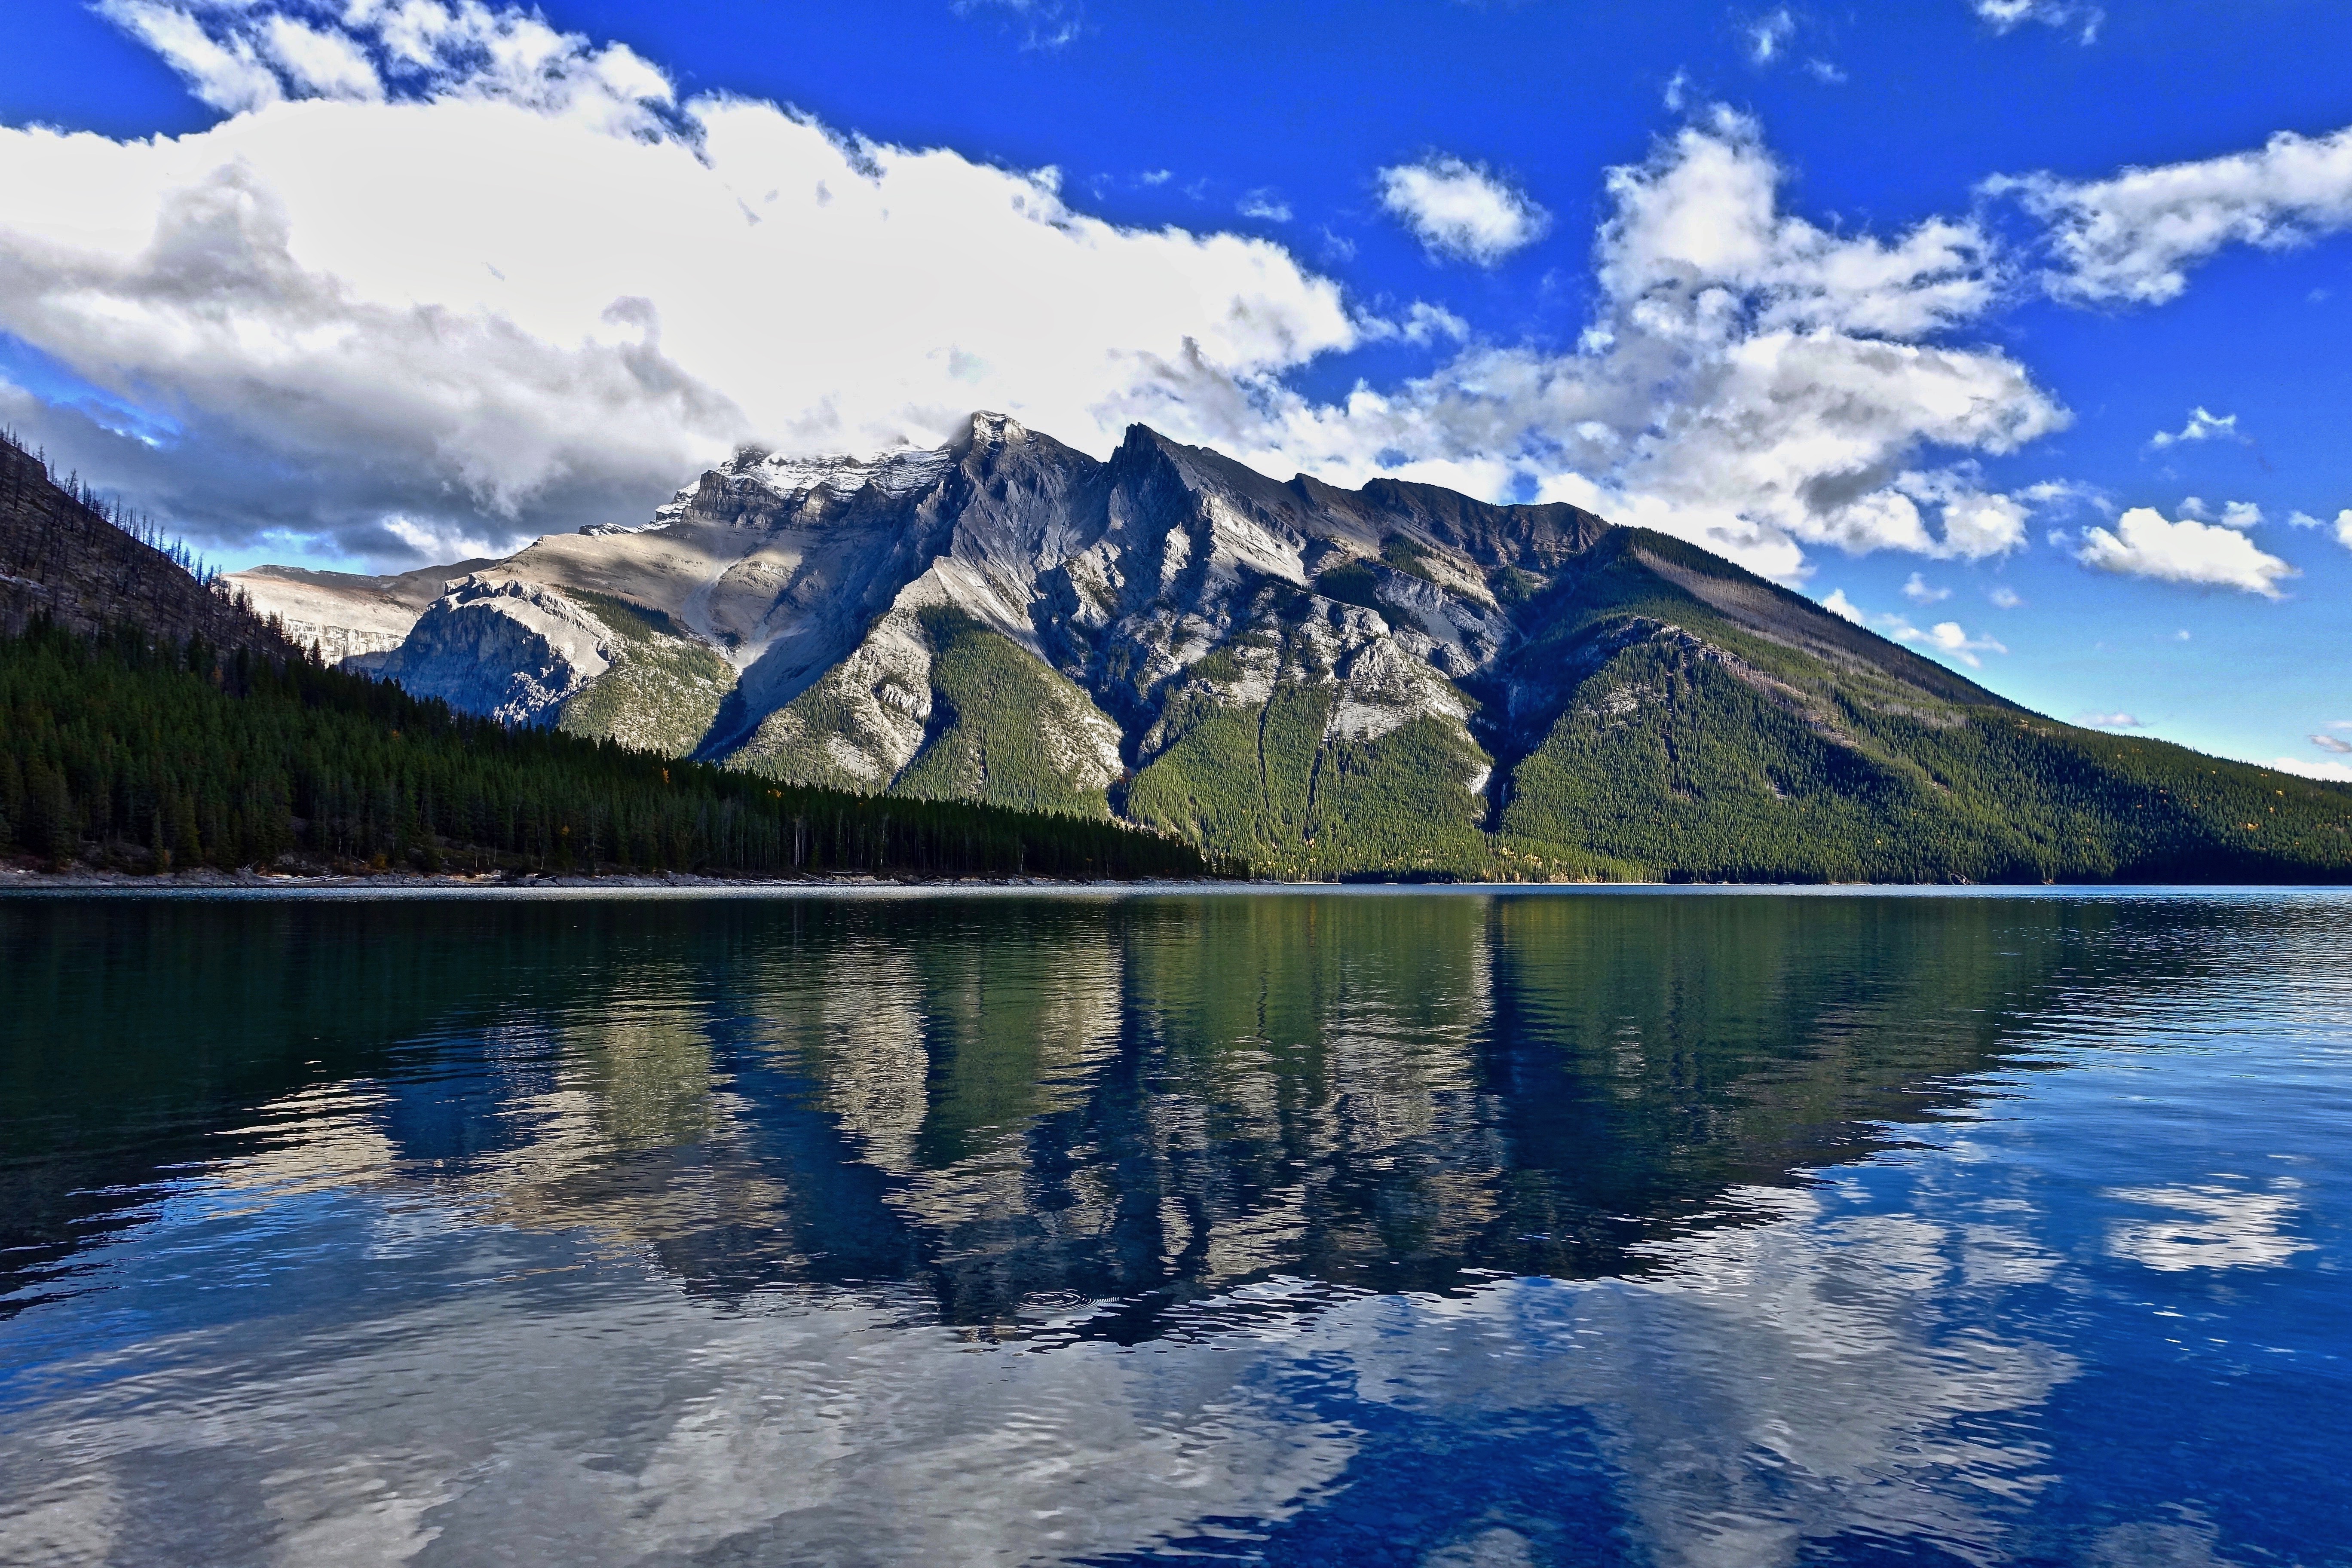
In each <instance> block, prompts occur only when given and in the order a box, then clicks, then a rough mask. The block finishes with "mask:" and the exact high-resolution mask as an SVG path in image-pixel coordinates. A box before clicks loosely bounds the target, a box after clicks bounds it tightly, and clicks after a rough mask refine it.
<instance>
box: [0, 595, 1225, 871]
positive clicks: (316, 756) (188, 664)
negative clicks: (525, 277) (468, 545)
mask: <svg viewBox="0 0 2352 1568" xmlns="http://www.w3.org/2000/svg"><path fill="white" fill-rule="evenodd" d="M11 850H13V851H15V852H16V853H19V854H26V855H31V856H34V857H37V858H39V859H41V860H42V861H44V862H45V863H47V864H49V865H52V866H62V865H64V864H67V863H69V862H72V861H77V860H78V861H82V862H85V863H89V864H93V865H100V866H107V867H112V868H118V869H121V870H127V871H152V872H163V871H173V870H188V869H193V868H199V867H211V868H220V869H229V868H239V867H248V866H270V865H273V864H278V863H281V862H284V863H287V864H291V865H299V866H302V867H304V868H313V869H317V870H322V871H325V870H334V871H342V872H362V871H370V870H374V871H383V870H391V869H401V870H413V871H423V872H449V873H467V872H493V871H506V872H547V873H558V872H593V871H599V870H603V871H639V872H657V871H699V872H709V873H714V874H719V875H741V876H752V877H779V876H782V877H789V876H793V875H827V874H832V875H839V874H856V873H866V874H873V875H885V876H891V875H896V876H923V877H961V876H1020V875H1027V876H1042V877H1065V878H1114V879H1126V878H1138V877H1198V876H1203V875H1211V874H1224V875H1233V874H1246V868H1244V867H1240V866H1235V865H1226V864H1223V863H1212V862H1211V861H1209V860H1207V859H1206V858H1203V857H1202V854H1201V853H1200V851H1198V850H1197V849H1195V848H1193V847H1192V846H1190V845H1188V844H1185V843H1182V842H1181V841H1179V840H1176V839H1173V838H1168V837H1160V836H1158V835H1155V834H1150V833H1145V832H1141V831H1138V830H1136V829H1132V828H1128V827H1122V826H1116V825H1114V824H1112V823H1109V822H1107V821H1102V820H1099V819H1096V820H1087V819H1081V818H1078V817H1072V816H1054V815H1050V814H1043V813H1029V812H1016V811H1008V810H1004V809H1001V808H996V807H990V806H982V805H966V804H962V803H960V802H948V801H921V800H905V799H885V798H881V797H877V796H866V795H850V794H847V793H844V792H837V791H831V790H824V789H811V788H801V787H795V786H793V785H788V784H773V783H771V782H770V781H767V780H764V779H759V778H754V777H751V776H749V775H746V774H742V773H727V772H723V771H721V770H719V769H718V768H714V767H709V766H706V765H703V764H700V763H683V762H677V761H672V760H669V759H666V758H661V757H656V756H653V755H649V754H647V753H644V752H633V751H629V750H626V749H625V748H622V747H619V746H616V745H614V744H612V743H610V742H602V741H592V740H585V739H582V738H580V737H577V736H573V735H567V734H563V733H562V732H560V731H551V730H523V729H518V730H508V729H505V728H503V727H501V726H500V725H499V724H497V723H495V722H494V721H490V720H488V719H478V718H473V717H468V716H466V715H462V714H457V713H453V712H452V711H451V710H449V709H448V708H447V707H446V705H445V704H443V703H440V702H437V701H425V700H418V699H416V698H414V697H411V696H409V695H408V694H407V693H405V692H404V691H402V690H400V689H398V688H397V687H394V686H391V685H389V684H385V683H382V682H378V681H375V680H373V679H369V678H367V677H365V676H362V675H355V674H350V673H345V672H343V671H340V670H333V669H327V668H320V667H319V666H318V665H316V664H313V663H310V662H306V661H304V660H302V659H300V658H287V659H272V658H267V657H263V656H259V655H257V654H255V653H253V652H251V651H250V650H247V649H237V650H235V651H232V652H229V653H226V654H222V653H219V652H216V651H215V649H213V648H212V647H210V646H208V645H207V644H206V643H205V641H204V640H203V639H201V638H192V639H190V640H189V641H188V642H187V643H185V644H179V643H174V642H172V641H171V640H169V639H160V638H151V637H148V636H146V635H145V634H144V633H142V632H140V631H137V630H136V629H133V628H130V627H118V628H116V629H114V630H112V631H110V632H108V633H105V634H103V635H102V636H100V637H95V638H89V637H79V636H77V635H75V634H72V633H69V632H67V631H64V630H61V629H59V628H58V627H56V626H51V625H48V624H46V623H43V622H36V623H35V624H34V625H32V626H29V627H27V628H26V631H25V632H24V633H23V634H22V635H20V636H16V637H0V851H11Z"/></svg>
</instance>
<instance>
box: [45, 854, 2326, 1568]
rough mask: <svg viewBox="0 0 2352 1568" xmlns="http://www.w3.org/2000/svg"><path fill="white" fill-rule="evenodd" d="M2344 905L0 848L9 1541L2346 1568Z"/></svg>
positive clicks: (1026, 1556)
mask: <svg viewBox="0 0 2352 1568" xmlns="http://www.w3.org/2000/svg"><path fill="white" fill-rule="evenodd" d="M2347 1219H2352V899H2347V897H2346V896H2344V895H2340V894H2335V893H2309V894H2305V893H2248V894H2240V893H2189V894H2182V895H2179V896H2159V895H2116V894H2109V895H2092V896H2085V895H2082V894H2057V893H2037V894H2034V895H2031V896H1984V897H1977V896H1967V897H1880V896H1864V895H1817V896H1780V895H1756V894H1750V895H1710V894H1665V893H1654V894H1642V893H1636V894H1607V895H1594V894H1580V893H1568V894H1552V893H1538V894H1529V895H1525V896H1491V897H1490V896H1485V895H1480V894H1471V893H1460V892H1455V893H1397V892H1387V893H1366V894H1337V893H1334V894H1305V893H1288V894H1272V895H1257V894H1240V893H1221V894H1211V895H1205V896H1135V897H1112V896H1100V897H1096V896H1086V895H1073V896H1060V897H1027V896H1017V897H1016V896H972V897H950V896H931V897H903V896H871V897H858V896H840V897H831V898H808V899H773V898H761V899H734V898H715V899H713V898H705V899H694V900H683V899H672V898H657V897H605V896H583V897H538V898H528V899H514V900H491V899H464V900H459V899H447V898H443V899H429V900H428V899H419V900H365V899H352V900H333V899H306V900H258V899H256V900H240V899H207V900H165V899H132V898H120V899H117V898H72V899H67V898H38V899H34V898H21V899H14V900H0V1247H5V1251H0V1292H5V1294H0V1434H5V1440H0V1560H5V1561H7V1562H10V1563H133V1564H147V1563H154V1564H172V1565H175V1568H177V1565H188V1564H199V1563H238V1564H244V1563H301V1564H311V1563H378V1562H400V1561H404V1562H414V1563H452V1564H458V1563H462V1564H475V1563H549V1564H557V1563H561V1564H603V1563H840V1564H859V1563H1026V1562H1070V1563H1099V1564H1111V1563H1142V1562H1146V1561H1150V1562H1162V1561H1169V1560H1175V1561H1192V1562H1205V1563H1228V1562H1265V1563H1333V1564H1339V1563H1347V1564H1357V1563H1433V1564H1470V1563H1491V1564H1510V1563H1642V1564H1658V1565H1668V1564H1707V1565H1721V1568H1749V1565H1775V1564H1800V1563H1801V1564H1828V1563H1842V1564H1863V1563H1869V1564H1884V1563H1970V1564H1980V1563H2086V1564H2100V1565H2108V1568H2121V1565H2138V1564H2152V1565H2153V1564H2162V1565H2184V1564H2202V1563H2352V1479H2347V1477H2352V1364H2347V1361H2348V1360H2352V1288H2347V1287H2352V1280H2347V1276H2346V1268H2347V1262H2352V1230H2348V1229H2347Z"/></svg>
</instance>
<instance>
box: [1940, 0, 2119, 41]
mask: <svg viewBox="0 0 2352 1568" xmlns="http://www.w3.org/2000/svg"><path fill="white" fill-rule="evenodd" d="M1969 7H1970V8H1971V9H1972V10H1974V11H1975V12H1976V14H1977V15H1978V16H1979V17H1981V18H1982V19H1983V20H1985V21H1986V22H1989V23H1990V24H1991V25H1992V30H1993V31H1994V32H1996V33H2007V32H2010V31H2011V30H2013V29H2015V28H2017V27H2021V26H2024V25H2025V24H2026V23H2028V22H2038V23H2040V24H2041V25H2042V26H2045V27H2056V28H2059V29H2061V30H2062V31H2068V32H2073V33H2074V35H2075V37H2077V38H2079V39H2080V40H2081V41H2082V42H2084V43H2085V44H2093V43H2096V42H2097V41H2098V37H2099V28H2100V26H2101V25H2102V24H2104V23H2105V21H2106V19H2107V14H2106V13H2105V11H2102V10H2101V9H2099V7H2097V6H2096V5H2086V4H2084V3H2083V0H1969Z"/></svg>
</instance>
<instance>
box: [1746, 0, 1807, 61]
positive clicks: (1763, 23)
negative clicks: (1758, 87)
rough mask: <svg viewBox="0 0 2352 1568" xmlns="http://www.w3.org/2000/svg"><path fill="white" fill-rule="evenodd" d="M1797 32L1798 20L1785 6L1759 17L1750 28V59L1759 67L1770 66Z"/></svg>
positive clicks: (1750, 24)
mask: <svg viewBox="0 0 2352 1568" xmlns="http://www.w3.org/2000/svg"><path fill="white" fill-rule="evenodd" d="M1796 30H1797V19H1796V17H1794V16H1790V14H1789V8H1788V7H1787V6H1785V5H1784V6H1782V7H1781V8H1780V9H1779V10H1778V11H1774V12H1771V13H1769V15H1767V16H1759V17H1758V18H1757V19H1756V20H1755V21H1753V22H1751V23H1749V24H1748V58H1749V59H1751V60H1753V61H1755V62H1756V63H1757V64H1758V65H1759V66H1769V65H1770V64H1771V63H1772V62H1773V60H1775V59H1776V58H1779V57H1780V49H1781V46H1783V45H1784V44H1786V43H1787V42H1788V41H1789V39H1790V37H1791V36H1792V35H1794V34H1795V32H1796Z"/></svg>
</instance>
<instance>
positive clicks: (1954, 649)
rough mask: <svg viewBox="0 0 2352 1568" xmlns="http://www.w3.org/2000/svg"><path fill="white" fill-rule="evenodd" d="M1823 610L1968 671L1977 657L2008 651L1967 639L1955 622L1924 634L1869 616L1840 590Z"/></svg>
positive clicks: (1891, 618) (1889, 618) (1987, 640)
mask: <svg viewBox="0 0 2352 1568" xmlns="http://www.w3.org/2000/svg"><path fill="white" fill-rule="evenodd" d="M1911 580H1912V582H1913V583H1916V582H1918V580H1919V579H1918V574H1916V573H1914V574H1912V579H1911ZM1907 591H1908V584H1906V592H1907ZM1915 596H1916V595H1915ZM1934 597H1937V598H1940V597H1942V595H1934ZM1822 608H1823V609H1825V610H1827V611H1829V612H1830V613H1831V614H1832V615H1833V616H1843V617H1844V618H1845V619H1847V620H1849V621H1852V622H1853V624H1854V625H1855V626H1868V627H1869V628H1870V629H1871V630H1873V631H1875V632H1877V633H1879V634H1880V635H1881V636H1883V637H1892V638H1893V639H1894V640H1895V641H1896V642H1899V643H1910V644H1912V645H1913V646H1915V647H1924V648H1927V649H1929V650H1931V651H1933V652H1936V653H1940V654H1943V655H1944V656H1946V657H1947V658H1954V659H1958V661H1959V662H1960V663H1962V664H1965V665H1967V666H1968V667H1969V668H1971V669H1977V668H1982V667H1983V664H1984V661H1983V660H1982V659H1980V658H1978V657H1977V655H1979V654H1980V653H2007V652H2008V651H2009V649H2007V648H2006V647H2002V646H2001V645H2000V643H1998V642H1996V641H1994V640H1993V639H1992V638H1991V637H1970V636H1969V634H1968V632H1967V631H1966V630H1965V629H1963V628H1962V626H1960V624H1959V622H1958V621H1938V622H1937V623H1936V624H1935V625H1934V626H1929V627H1927V629H1926V630H1924V631H1923V630H1921V629H1920V628H1919V627H1917V626H1913V625H1912V624H1911V623H1910V622H1909V621H1907V620H1906V619H1905V618H1904V617H1903V616H1897V615H1875V616H1874V615H1872V614H1871V613H1870V612H1868V611H1867V610H1864V608H1863V607H1862V606H1861V605H1857V604H1855V603H1854V602H1853V600H1852V599H1849V598H1847V597H1846V595H1845V590H1844V589H1843V588H1836V589H1832V591H1831V593H1830V596H1829V597H1828V598H1826V599H1823V600H1822Z"/></svg>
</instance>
